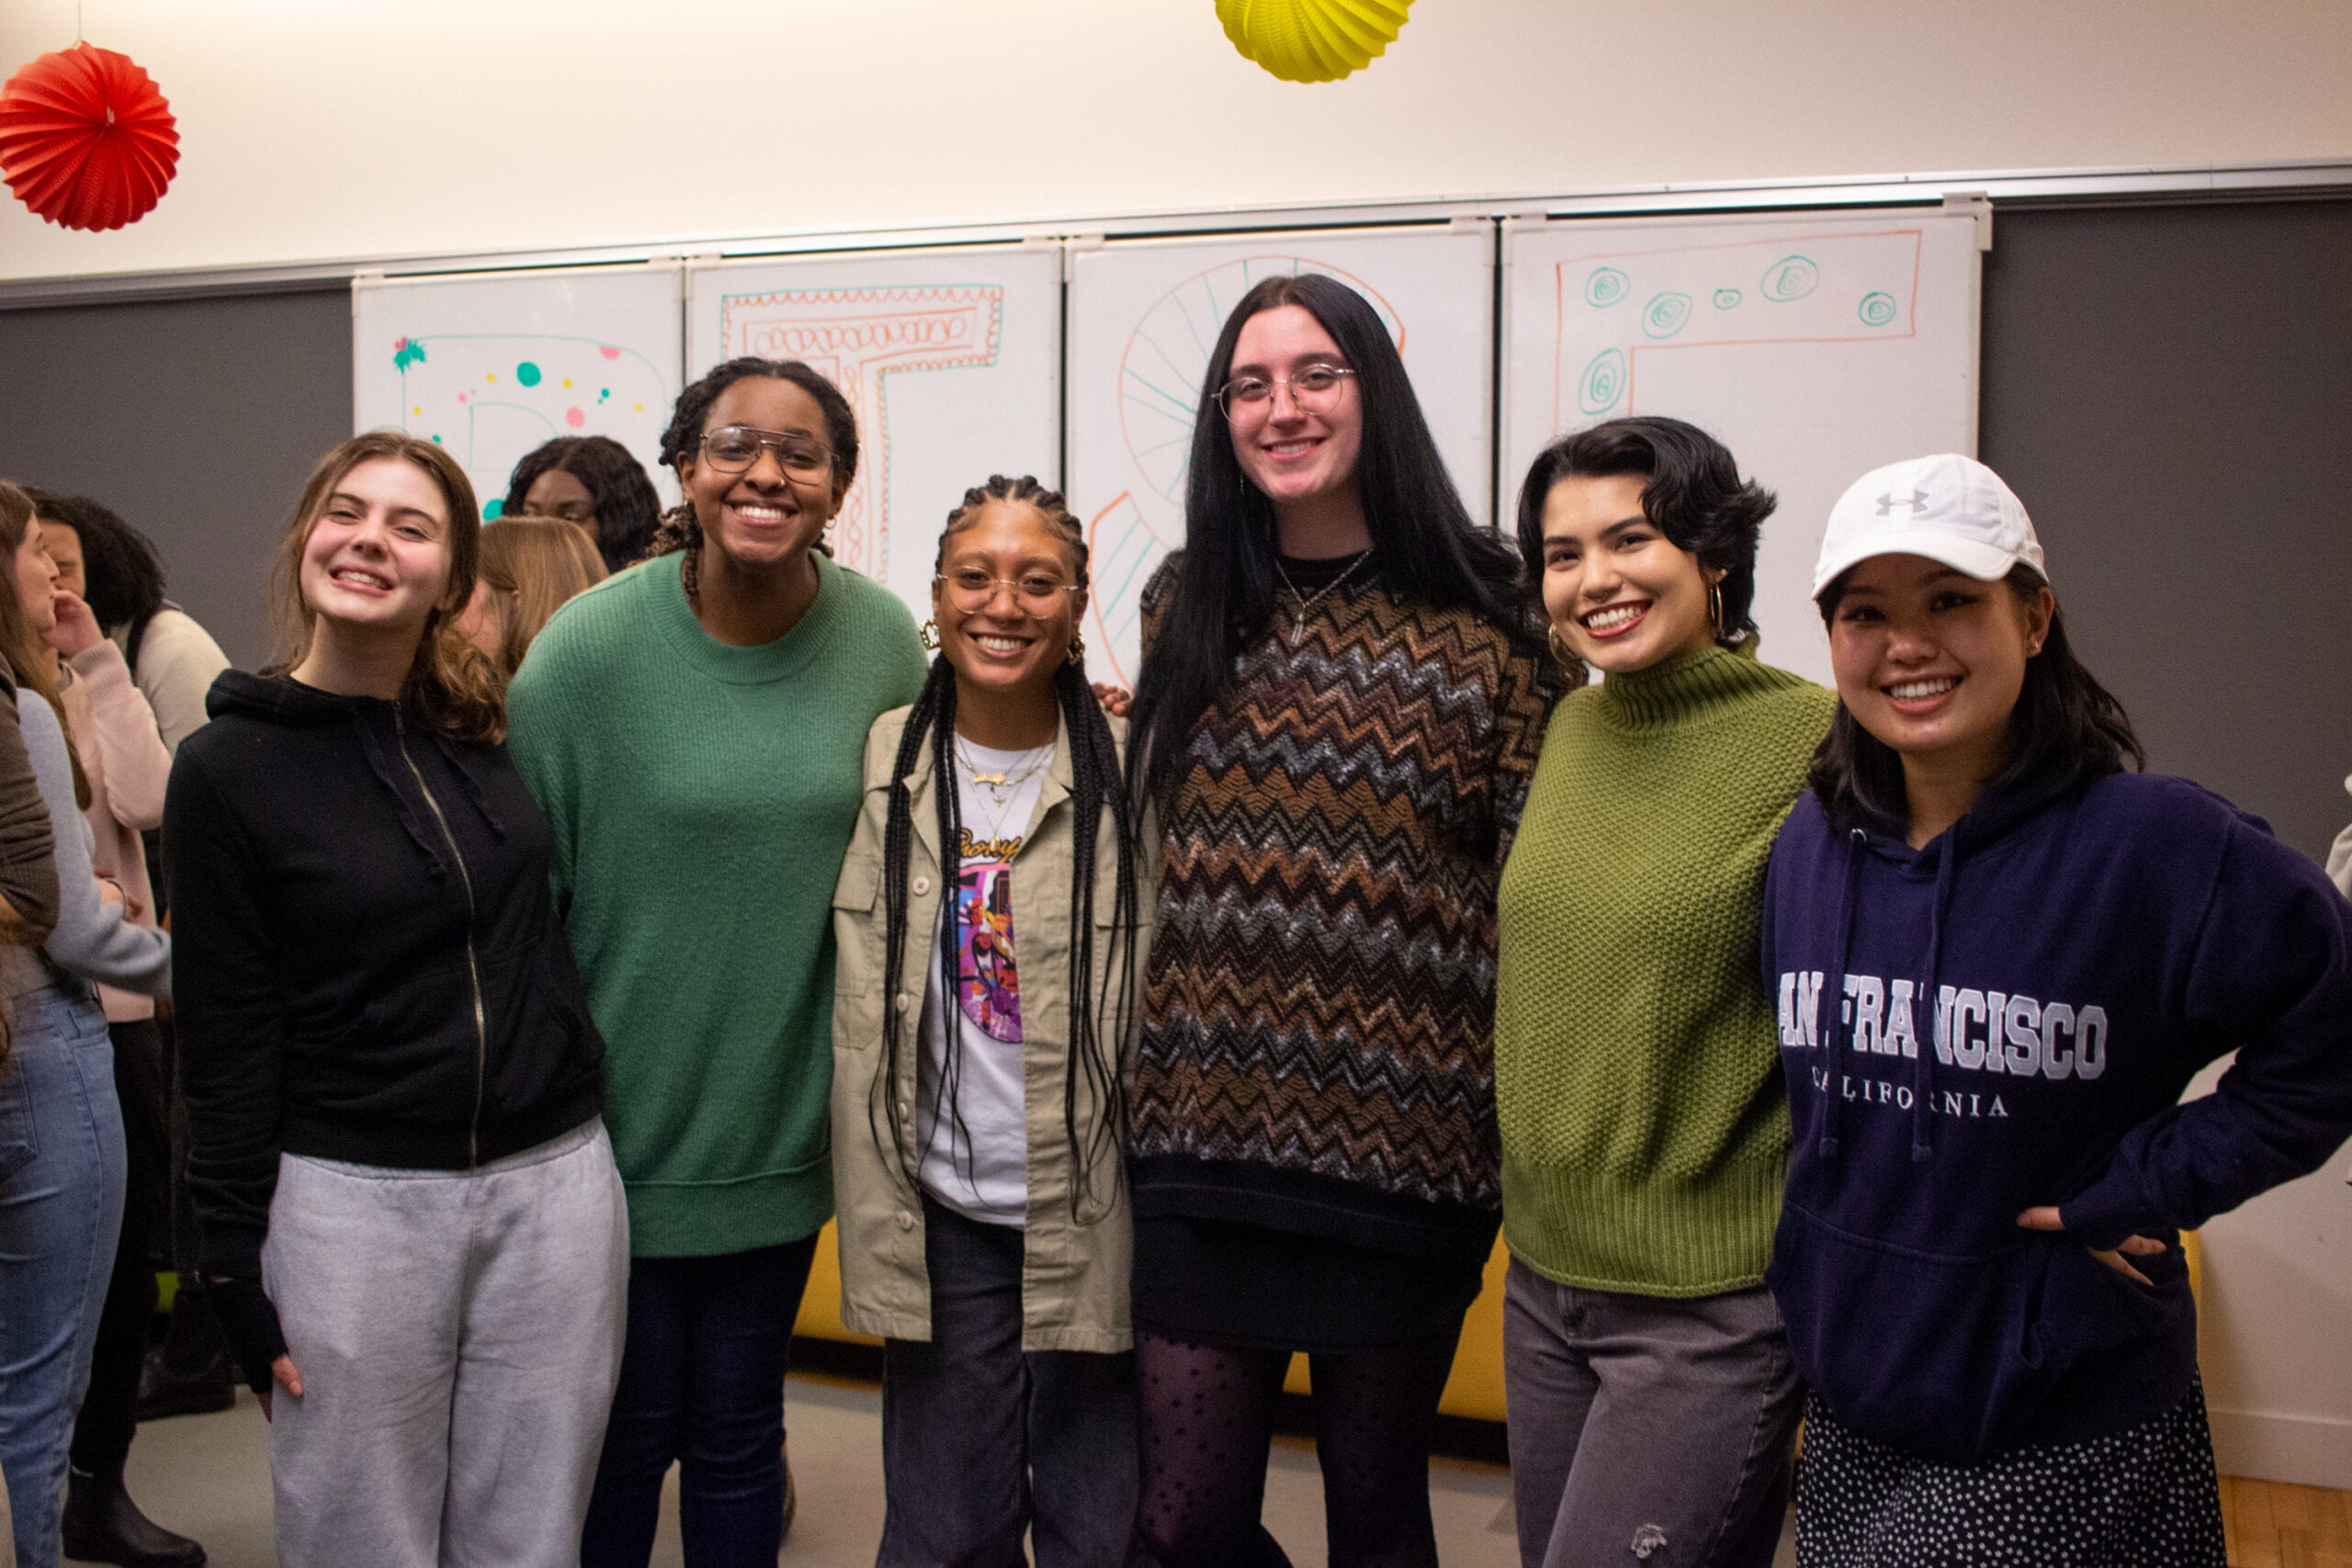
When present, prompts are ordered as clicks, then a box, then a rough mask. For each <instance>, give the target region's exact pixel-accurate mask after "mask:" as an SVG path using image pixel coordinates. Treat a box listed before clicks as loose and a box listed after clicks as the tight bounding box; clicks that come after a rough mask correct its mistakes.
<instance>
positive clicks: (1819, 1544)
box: [1797, 1384, 2225, 1568]
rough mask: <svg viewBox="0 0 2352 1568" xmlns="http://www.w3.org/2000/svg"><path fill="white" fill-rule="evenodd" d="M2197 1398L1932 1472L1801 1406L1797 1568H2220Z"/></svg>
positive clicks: (2217, 1508)
mask: <svg viewBox="0 0 2352 1568" xmlns="http://www.w3.org/2000/svg"><path fill="white" fill-rule="evenodd" d="M2224 1561H2225V1560H2224V1558H2223V1556H2222V1494H2221V1484H2220V1483H2219V1482H2218V1481H2217V1480H2215V1478H2214V1474H2213V1438H2212V1434H2211V1431H2210V1430H2209V1429H2208V1428H2207V1427H2206V1424H2205V1390H2204V1388H2203V1386H2202V1385H2201V1384H2199V1385H2194V1386H2192V1387H2191V1388H2190V1389H2189V1391H2188V1397H2187V1398H2185V1399H2183V1400H2182V1401H2181V1402H2180V1403H2179V1404H2176V1405H2174V1406H2173V1407H2172V1408H2171V1409H2170V1410H2168V1411H2166V1412H2165V1414H2164V1415H2162V1416H2157V1417H2156V1418H2155V1419H2154V1420H2152V1421H2143V1422H2142V1423H2140V1424H2139V1425H2138V1426H2136V1427H2125V1428H2124V1429H2123V1430H2122V1431H2120V1432H2114V1433H2110V1434H2109V1435H2108V1436H2106V1437H2104V1438H2092V1439H2090V1440H2089V1441H2087V1442H2081V1443H2045V1444H2041V1445H2037V1446H2033V1447H2028V1448H2022V1449H2017V1450H2012V1451H2010V1452H2008V1453H2004V1454H1996V1455H1995V1456H1994V1457H1993V1458H1991V1459H1988V1460H1986V1461H1983V1462H1982V1463H1979V1464H1966V1465H1958V1464H1938V1463H1935V1462H1934V1461H1929V1460H1924V1459H1919V1458H1917V1457H1916V1456H1914V1455H1912V1454H1909V1453H1906V1452H1905V1451H1904V1450H1901V1449H1896V1448H1891V1447H1889V1446H1888V1445H1886V1444H1884V1443H1881V1442H1877V1441H1875V1440H1873V1439H1871V1438H1865V1437H1863V1436H1862V1435H1861V1434H1860V1433H1859V1432H1856V1431H1854V1430H1853V1429H1852V1428H1850V1427H1845V1426H1843V1425H1841V1424H1840V1423H1839V1422H1838V1417H1837V1416H1833V1415H1831V1414H1830V1411H1829V1407H1828V1406H1827V1405H1826V1404H1823V1403H1822V1402H1821V1400H1820V1398H1819V1397H1818V1396H1815V1397H1812V1398H1810V1399H1808V1400H1807V1401H1806V1402H1805V1412H1804V1453H1803V1454H1802V1455H1801V1456H1800V1457H1799V1459H1798V1461H1797V1562H1798V1565H1799V1568H1945V1565H1947V1564H1949V1565H1950V1568H2003V1565H2006V1564H2011V1563H2014V1564H2018V1568H2107V1565H2109V1564H2112V1565H2114V1568H2224Z"/></svg>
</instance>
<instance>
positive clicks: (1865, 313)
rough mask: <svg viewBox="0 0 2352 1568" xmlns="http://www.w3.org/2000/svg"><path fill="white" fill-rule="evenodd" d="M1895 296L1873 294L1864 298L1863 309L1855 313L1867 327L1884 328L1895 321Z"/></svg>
mask: <svg viewBox="0 0 2352 1568" xmlns="http://www.w3.org/2000/svg"><path fill="white" fill-rule="evenodd" d="M1894 312H1895V305H1894V295H1892V294H1883V293H1877V292H1872V293H1869V294H1865V295H1863V296H1862V308H1861V309H1860V310H1859V311H1857V312H1855V313H1856V314H1857V315H1859V316H1860V317H1861V318H1862V325H1864V326H1866V327H1883V326H1884V325H1886V324H1887V323H1888V322H1889V321H1893V320H1894Z"/></svg>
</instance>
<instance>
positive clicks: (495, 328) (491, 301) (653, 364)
mask: <svg viewBox="0 0 2352 1568" xmlns="http://www.w3.org/2000/svg"><path fill="white" fill-rule="evenodd" d="M681 276H683V275H682V271H681V269H680V267H679V266H678V265H676V264H674V263H671V264H664V265H647V266H629V267H580V268H569V269H562V270H557V271H549V272H533V273H528V274H515V275H513V276H492V277H484V276H472V277H426V278H413V279H411V278H392V279H389V280H388V279H384V278H378V277H366V276H362V277H357V278H355V279H353V280H352V285H351V324H352V334H351V356H352V412H353V419H354V424H355V427H356V429H358V430H374V429H376V428H377V427H379V426H380V425H390V426H392V427H394V428H396V429H400V430H405V431H407V432H408V433H409V434H412V435H419V436H423V437H424V438H425V439H427V440H430V441H437V442H439V443H441V444H442V445H443V446H447V448H448V449H449V451H450V452H451V453H452V454H454V455H455V456H456V457H457V459H458V464H459V465H460V466H461V467H462V468H464V469H465V470H466V477H467V478H468V479H471V480H472V481H473V486H474V494H475V496H476V498H477V499H478V500H480V502H481V504H482V509H483V511H484V513H486V514H487V515H490V516H495V515H497V512H498V503H499V502H501V501H503V499H504V497H505V494H506V481H507V479H508V478H509V476H511V475H512V474H513V472H514V470H515V463H516V462H518V461H519V460H521V458H522V457H524V455H525V454H526V453H528V452H529V451H530V450H531V449H532V448H533V447H536V446H538V445H539V444H540V443H542V442H545V441H548V440H552V439H553V438H554V437H556V436H559V435H609V436H611V437H612V438H613V439H614V440H616V441H618V442H619V443H620V444H621V445H622V446H626V447H628V449H629V450H630V451H631V452H633V453H635V454H636V455H637V460H638V461H639V462H640V463H642V464H644V465H645V468H646V472H647V473H648V474H650V476H651V477H652V478H653V479H654V482H655V485H656V487H657V488H658V489H659V490H660V491H661V492H662V498H663V502H664V503H665V504H667V503H669V502H674V501H676V500H677V485H676V482H675V481H674V479H673V477H672V476H671V474H670V472H669V470H668V469H666V468H662V467H661V466H660V464H661V456H662V427H663V426H665V425H666V424H668V423H670V409H671V405H672V404H673V403H674V402H675V401H676V400H677V397H678V333H679V289H680V279H681Z"/></svg>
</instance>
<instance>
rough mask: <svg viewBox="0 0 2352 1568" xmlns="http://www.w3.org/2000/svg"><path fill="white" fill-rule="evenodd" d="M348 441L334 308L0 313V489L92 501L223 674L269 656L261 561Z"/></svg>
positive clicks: (223, 304) (330, 295) (210, 306)
mask: <svg viewBox="0 0 2352 1568" xmlns="http://www.w3.org/2000/svg"><path fill="white" fill-rule="evenodd" d="M348 434H351V296H350V292H349V290H347V289H345V288H333V289H324V290H316V291H311V292H306V293H300V294H267V295H248V296H243V297H239V298H229V299H193V300H169V301H161V302H157V303H152V304H135V305H92V306H76V307H72V308H68V309H61V310H12V311H6V312H0V475H5V476H6V477H7V478H9V479H21V480H24V481H26V482H27V483H30V484H37V485H40V486H42V487H44V488H46V489H50V490H57V491H79V492H81V493H84V494H87V495H93V496H96V497H97V498H98V499H99V500H101V501H103V502H106V503H107V505H109V506H112V507H113V508H114V509H115V510H116V511H118V512H119V513H122V514H123V516H124V517H126V518H127V519H129V520H130V522H131V523H132V524H133V525H136V526H138V527H140V528H142V529H144V530H145V531H146V532H147V534H148V536H150V537H152V538H153V540H154V541H155V543H156V544H157V545H158V546H159V547H161V548H162V550H163V553H164V568H165V570H166V572H167V574H168V575H169V578H170V581H171V591H172V597H173V598H174V599H175V600H177V601H178V602H179V603H180V604H183V605H185V606H187V611H188V613H189V614H190V615H194V616H195V617H196V618H197V619H198V620H199V621H201V622H203V623H204V625H205V626H206V627H208V628H209V630H210V631H211V633H212V635H213V636H214V637H218V638H219V639H220V646H221V647H222V648H223V649H226V650H227V651H228V654H229V657H230V658H231V659H232V660H235V661H236V662H237V663H238V664H240V665H243V666H245V667H246V668H249V669H250V668H251V667H253V666H254V664H256V663H258V662H259V661H260V660H262V659H263V658H264V657H266V653H267V651H268V647H269V633H268V606H267V599H266V592H265V589H264V585H265V581H266V577H267V574H268V570H269V558H270V552H271V551H272V550H273V549H274V548H275V547H277V541H278V538H279V536H280V535H281V534H282V533H283V532H284V530H285V527H286V524H287V520H288V516H289V515H290V514H291V513H292V511H293V507H294V501H295V497H296V495H297V493H298V492H299V491H300V489H301V485H302V480H303V479H304V478H305V477H306V476H307V475H308V474H309V473H310V471H311V465H312V464H313V463H315V462H317V461H318V459H319V457H320V456H321V455H322V454H323V453H324V452H325V451H326V450H327V449H328V448H329V447H331V446H334V444H335V443H336V442H338V441H340V440H342V439H343V438H344V437H345V436H346V435H348Z"/></svg>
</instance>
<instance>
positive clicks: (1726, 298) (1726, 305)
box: [1715, 288, 1745, 310]
mask: <svg viewBox="0 0 2352 1568" xmlns="http://www.w3.org/2000/svg"><path fill="white" fill-rule="evenodd" d="M1744 298H1745V296H1744V295H1742V294H1741V293H1740V291H1739V290H1738V289H1736V288H1718V289H1716V290H1715V309H1716V310H1730V309H1731V308H1732V307H1733V306H1734V305H1736V304H1738V303H1739V302H1740V300H1741V299H1744Z"/></svg>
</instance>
